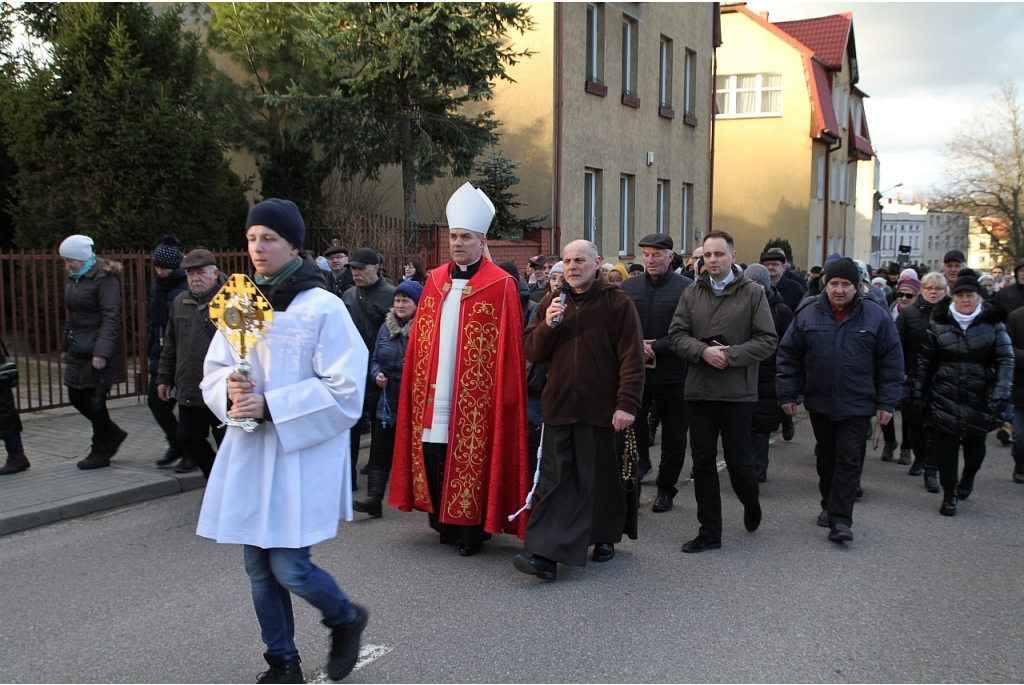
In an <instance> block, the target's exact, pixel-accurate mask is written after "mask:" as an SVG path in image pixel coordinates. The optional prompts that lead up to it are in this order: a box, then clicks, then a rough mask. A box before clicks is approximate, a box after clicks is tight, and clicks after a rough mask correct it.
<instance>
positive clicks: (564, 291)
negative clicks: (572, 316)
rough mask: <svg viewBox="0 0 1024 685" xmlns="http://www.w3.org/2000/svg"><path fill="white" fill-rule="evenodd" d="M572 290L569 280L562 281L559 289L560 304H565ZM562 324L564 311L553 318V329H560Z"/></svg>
mask: <svg viewBox="0 0 1024 685" xmlns="http://www.w3.org/2000/svg"><path fill="white" fill-rule="evenodd" d="M571 291H572V286H570V285H569V283H568V281H564V282H563V283H562V287H561V288H559V289H558V304H560V305H562V306H563V307H564V306H565V298H566V297H568V295H569V293H570V292H571ZM561 325H562V312H560V313H559V314H558V316H556V317H555V318H554V319H552V320H551V328H552V330H558V327H559V326H561Z"/></svg>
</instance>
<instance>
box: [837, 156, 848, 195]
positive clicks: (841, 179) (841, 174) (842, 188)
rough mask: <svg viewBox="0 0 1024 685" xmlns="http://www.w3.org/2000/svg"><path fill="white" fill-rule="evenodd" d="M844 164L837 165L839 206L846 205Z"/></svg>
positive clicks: (845, 167)
mask: <svg viewBox="0 0 1024 685" xmlns="http://www.w3.org/2000/svg"><path fill="white" fill-rule="evenodd" d="M847 166H848V165H847V164H846V162H840V163H839V204H846V171H847Z"/></svg>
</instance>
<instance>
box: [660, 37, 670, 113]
mask: <svg viewBox="0 0 1024 685" xmlns="http://www.w3.org/2000/svg"><path fill="white" fill-rule="evenodd" d="M658 102H659V103H660V104H661V106H662V107H668V108H669V109H671V108H672V39H671V38H666V37H665V36H662V37H661V41H660V45H659V49H658Z"/></svg>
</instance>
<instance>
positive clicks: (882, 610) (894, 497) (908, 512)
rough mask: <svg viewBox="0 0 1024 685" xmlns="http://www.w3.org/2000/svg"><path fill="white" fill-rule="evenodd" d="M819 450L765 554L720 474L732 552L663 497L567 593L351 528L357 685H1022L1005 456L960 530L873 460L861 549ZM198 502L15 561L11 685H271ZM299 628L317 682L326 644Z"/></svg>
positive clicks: (491, 564)
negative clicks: (363, 613) (830, 506)
mask: <svg viewBox="0 0 1024 685" xmlns="http://www.w3.org/2000/svg"><path fill="white" fill-rule="evenodd" d="M812 444H813V443H812V440H811V435H810V425H809V423H808V422H806V421H799V422H798V424H797V438H796V439H795V440H794V441H793V442H791V443H782V442H781V441H779V442H777V443H775V444H773V446H772V454H771V458H772V464H771V467H770V469H769V482H768V483H767V484H766V485H764V486H762V504H763V508H764V513H765V516H764V523H763V524H762V526H761V529H760V530H759V531H757V532H756V533H753V534H749V533H746V532H745V531H744V530H743V525H742V509H741V506H740V505H739V503H738V502H737V501H736V499H735V497H734V496H733V495H732V493H731V490H730V489H729V486H728V479H727V478H726V476H725V475H724V474H723V475H722V478H723V481H722V485H723V500H724V507H723V508H724V515H725V526H726V527H725V534H724V539H723V548H722V549H721V550H715V551H709V552H705V553H703V554H697V555H688V554H682V553H680V551H679V546H680V544H681V543H682V542H683V541H685V540H687V539H689V538H690V537H692V536H693V535H694V534H696V529H697V523H696V516H695V513H694V512H695V507H694V504H693V493H692V488H691V487H690V485H689V484H686V485H684V486H682V489H681V492H680V494H679V496H678V497H677V498H676V507H675V509H673V511H671V512H668V513H665V514H652V513H651V512H650V505H651V503H652V501H653V498H654V491H653V488H649V487H648V488H645V489H644V492H643V498H642V500H641V503H642V505H643V510H642V513H641V520H640V539H639V540H637V541H625V542H623V543H622V544H620V545H618V546H617V547H616V551H617V555H616V557H615V559H614V560H613V561H611V562H609V563H607V564H589V565H588V566H587V567H586V568H585V569H573V568H566V567H560V568H559V579H558V581H557V582H555V583H543V582H540V581H538V580H536V579H535V578H532V577H529V576H524V575H522V574H520V573H518V572H516V571H515V570H514V569H513V568H512V566H511V563H510V561H511V558H512V556H513V555H514V554H516V553H517V552H519V551H520V550H521V544H520V542H519V541H517V540H515V539H511V538H508V537H507V536H503V538H504V539H499V538H495V539H494V540H493V541H491V542H490V543H488V544H487V545H486V546H485V550H484V552H483V553H482V554H480V555H478V556H476V557H472V558H461V557H459V556H458V555H457V554H456V550H455V548H452V547H443V546H441V545H439V544H438V543H437V537H436V535H435V534H433V532H432V531H430V530H429V529H428V528H427V526H426V515H425V514H419V513H416V514H402V513H400V512H397V511H396V510H393V509H388V510H386V511H385V515H384V518H383V519H379V520H376V519H368V518H367V517H365V516H364V515H360V514H357V516H358V517H359V518H358V519H357V520H356V521H355V522H353V523H350V524H346V523H342V525H341V528H340V533H339V536H338V537H337V538H335V539H334V540H331V541H329V542H325V543H323V544H321V545H318V546H317V547H315V548H314V556H313V558H314V561H315V562H316V563H318V564H319V565H321V566H323V567H324V568H326V569H328V570H329V571H330V572H331V573H332V574H334V575H335V577H336V578H337V579H338V580H339V583H340V584H341V585H342V587H343V588H344V589H345V590H346V592H348V593H349V595H350V596H351V597H352V598H353V599H354V600H356V601H358V602H360V603H362V604H365V605H366V606H367V607H368V608H369V610H370V624H369V626H368V628H367V631H366V633H365V634H364V647H365V646H366V645H372V646H373V649H372V651H373V657H375V658H371V659H370V660H368V662H367V663H365V664H364V665H363V666H362V667H361V668H359V669H358V670H357V671H355V672H354V673H353V674H352V675H351V676H349V678H348V679H347V681H351V682H620V681H624V682H680V681H694V682H706V681H713V682H751V681H754V682H758V681H764V682H837V683H845V682H951V681H952V682H963V681H981V682H1022V681H1024V620H1022V619H1024V610H1022V606H1024V582H1022V577H1024V574H1022V565H1024V544H1022V543H1024V486H1020V485H1014V484H1013V483H1012V482H1011V481H1010V471H1011V465H1012V461H1011V459H1010V457H1009V449H1008V448H1005V447H1002V446H999V445H998V444H997V443H996V442H995V440H994V439H990V445H989V457H988V459H987V460H986V462H985V465H984V468H983V469H982V471H981V473H980V474H979V476H978V479H977V484H976V488H975V492H974V494H973V495H972V497H971V499H970V500H969V501H967V502H965V503H963V504H962V505H961V510H960V513H959V514H958V515H957V516H956V517H955V518H951V519H950V518H944V517H941V516H939V514H938V506H939V502H940V496H939V495H933V494H929V493H927V492H926V491H925V490H924V488H923V487H921V481H920V479H918V478H909V477H908V476H907V475H906V467H902V466H898V465H896V464H895V463H891V464H890V463H882V462H880V461H879V460H878V453H877V452H871V451H870V448H869V454H868V459H867V464H866V467H865V473H864V478H863V485H864V487H865V490H866V496H865V498H864V500H863V501H862V502H860V503H858V504H857V507H856V509H855V511H854V519H855V521H854V526H853V529H854V533H855V535H856V539H855V540H854V542H852V543H848V544H845V545H836V544H833V543H830V542H828V541H827V540H826V538H825V535H826V533H827V531H826V529H823V528H819V527H817V526H816V525H815V522H814V521H815V517H816V516H817V514H818V511H819V507H818V495H817V484H816V478H815V476H814V465H813V457H812V456H811V449H812ZM364 459H365V457H364ZM685 472H686V473H688V472H689V464H688V463H687V467H686V469H685ZM201 497H202V491H192V492H186V493H183V494H181V495H175V496H171V497H165V498H163V499H160V500H156V501H152V502H148V503H144V504H140V505H135V506H131V507H127V508H123V509H118V510H114V511H110V512H103V513H100V514H95V515H91V516H87V517H84V518H80V519H74V520H70V521H64V522H60V523H56V524H53V525H50V526H47V527H44V528H39V529H35V530H31V531H26V532H24V533H18V534H14V535H10V536H6V537H3V538H0V579H2V584H3V589H2V591H0V597H2V599H0V654H2V657H0V682H253V681H254V679H255V676H256V675H257V673H258V672H259V671H261V670H263V669H264V668H265V665H264V664H263V660H262V658H261V653H262V651H263V645H262V643H261V641H260V636H259V628H258V625H257V623H256V619H255V616H254V615H253V611H252V607H251V603H250V598H249V588H248V581H247V579H246V576H245V572H244V570H243V567H242V555H241V550H240V549H239V548H238V547H235V546H226V545H217V544H215V543H213V542H211V541H208V540H204V539H201V538H199V537H197V536H196V535H195V521H196V517H197V514H198V511H199V506H200V502H201ZM295 610H296V622H297V630H296V633H297V642H298V645H299V649H300V652H301V654H302V656H303V659H304V661H303V667H304V670H305V672H306V677H307V678H310V679H312V678H315V677H317V676H318V675H319V674H320V672H321V671H322V667H323V663H324V660H325V656H326V650H327V632H326V630H325V629H324V628H323V627H322V626H321V625H320V623H319V615H318V614H317V613H316V612H315V611H314V610H312V609H311V608H310V607H309V606H308V605H306V604H304V603H303V602H302V601H301V600H297V601H296V604H295Z"/></svg>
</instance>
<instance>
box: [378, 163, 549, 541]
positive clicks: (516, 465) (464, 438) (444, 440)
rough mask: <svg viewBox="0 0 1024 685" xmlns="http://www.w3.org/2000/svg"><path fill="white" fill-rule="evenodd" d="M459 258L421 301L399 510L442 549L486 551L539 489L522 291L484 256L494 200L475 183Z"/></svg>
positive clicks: (456, 238) (433, 277)
mask: <svg viewBox="0 0 1024 685" xmlns="http://www.w3.org/2000/svg"><path fill="white" fill-rule="evenodd" d="M445 211H446V214H447V216H448V226H449V230H448V239H449V247H450V249H451V256H452V261H451V262H449V263H448V264H443V265H441V266H439V267H437V268H436V269H434V270H433V271H431V272H430V276H429V277H428V278H427V282H426V284H425V285H424V287H423V294H422V295H421V296H420V304H419V307H418V308H417V310H416V318H415V320H414V321H413V325H412V331H411V332H410V333H409V348H408V350H407V351H406V356H405V370H404V372H403V378H402V389H401V395H400V398H399V406H398V425H397V428H396V436H395V454H394V463H393V466H392V469H391V491H390V495H389V499H388V504H389V505H390V506H393V507H398V508H399V509H401V510H402V511H411V510H413V509H416V510H418V511H425V512H427V513H428V521H429V523H430V527H431V528H433V529H434V530H436V531H438V533H440V536H441V543H442V544H456V545H458V546H459V554H460V555H461V556H465V557H468V556H473V555H474V554H477V553H478V552H479V551H480V549H481V545H482V543H483V541H484V540H485V539H487V538H489V537H490V536H491V535H492V534H497V533H503V532H505V533H514V534H516V535H518V536H519V537H522V536H523V531H524V530H525V525H526V522H525V521H524V520H523V517H521V516H520V517H518V518H516V519H515V520H514V521H509V516H510V515H512V514H514V513H515V512H516V510H517V509H519V507H520V506H521V505H522V503H523V501H524V499H525V497H526V493H527V491H528V490H529V486H528V482H529V474H528V469H527V455H526V451H527V441H528V436H527V428H526V426H527V419H526V396H527V392H526V358H525V357H524V356H523V345H522V342H521V340H520V337H521V334H522V330H523V310H522V307H521V306H520V304H519V284H518V283H517V282H516V281H515V280H514V279H513V278H512V277H511V276H509V275H508V274H507V273H506V272H505V271H504V270H503V269H502V268H501V267H499V266H498V265H497V264H495V263H494V262H492V261H491V260H490V259H488V258H487V257H486V256H485V255H484V250H485V248H486V246H487V231H488V230H489V228H490V226H491V221H492V220H493V219H494V205H493V204H492V203H491V201H490V200H489V199H488V198H487V196H486V195H485V194H484V193H483V192H482V191H481V190H479V189H478V188H474V187H473V185H472V184H470V183H465V184H463V186H462V187H461V188H459V189H458V190H457V191H456V192H455V193H454V194H453V195H452V196H451V198H449V200H448V205H447V206H446V208H445Z"/></svg>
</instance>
